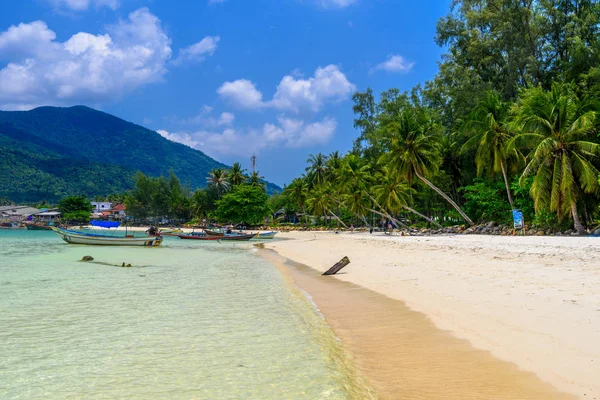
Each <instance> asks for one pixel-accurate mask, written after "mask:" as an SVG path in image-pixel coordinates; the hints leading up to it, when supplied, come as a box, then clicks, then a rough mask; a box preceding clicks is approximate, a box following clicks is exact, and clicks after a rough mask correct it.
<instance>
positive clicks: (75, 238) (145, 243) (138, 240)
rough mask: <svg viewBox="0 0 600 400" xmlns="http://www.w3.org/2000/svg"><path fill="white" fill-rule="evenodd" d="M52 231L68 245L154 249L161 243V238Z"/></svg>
mask: <svg viewBox="0 0 600 400" xmlns="http://www.w3.org/2000/svg"><path fill="white" fill-rule="evenodd" d="M52 231H54V233H56V234H57V235H58V236H60V237H61V239H62V240H64V241H65V242H67V243H69V244H87V245H97V246H142V247H156V246H160V245H161V243H162V240H163V239H162V237H160V236H156V237H127V236H126V237H119V236H110V235H99V234H92V233H84V232H78V231H72V230H67V229H61V228H54V227H52Z"/></svg>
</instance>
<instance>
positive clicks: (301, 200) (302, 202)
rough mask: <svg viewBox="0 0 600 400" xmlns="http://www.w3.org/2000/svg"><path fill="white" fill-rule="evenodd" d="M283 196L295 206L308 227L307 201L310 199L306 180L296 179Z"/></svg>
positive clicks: (284, 191)
mask: <svg viewBox="0 0 600 400" xmlns="http://www.w3.org/2000/svg"><path fill="white" fill-rule="evenodd" d="M283 194H284V195H285V196H286V197H287V198H288V199H289V200H290V201H291V202H292V203H293V204H295V205H296V206H297V207H298V209H299V210H302V213H303V214H304V216H305V219H306V226H308V215H307V214H306V199H307V198H308V185H307V183H306V179H304V178H295V179H294V180H293V181H292V182H291V183H290V184H289V185H288V186H287V187H286V188H285V189H284V190H283Z"/></svg>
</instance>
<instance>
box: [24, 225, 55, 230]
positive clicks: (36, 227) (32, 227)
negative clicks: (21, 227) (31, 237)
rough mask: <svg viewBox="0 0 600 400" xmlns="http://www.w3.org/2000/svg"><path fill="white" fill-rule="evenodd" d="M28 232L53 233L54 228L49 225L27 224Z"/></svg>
mask: <svg viewBox="0 0 600 400" xmlns="http://www.w3.org/2000/svg"><path fill="white" fill-rule="evenodd" d="M25 227H26V228H27V230H28V231H51V230H52V228H51V227H50V226H48V225H41V224H25Z"/></svg>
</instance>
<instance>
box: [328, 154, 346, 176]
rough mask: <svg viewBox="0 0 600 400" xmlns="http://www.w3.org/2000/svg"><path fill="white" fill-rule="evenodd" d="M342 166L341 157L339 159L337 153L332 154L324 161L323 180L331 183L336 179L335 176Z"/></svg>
mask: <svg viewBox="0 0 600 400" xmlns="http://www.w3.org/2000/svg"><path fill="white" fill-rule="evenodd" d="M341 166H342V157H340V152H339V151H334V152H332V153H331V154H330V155H329V156H328V157H327V161H325V179H327V180H329V181H333V180H335V178H336V174H337V173H338V172H339V170H340V168H341Z"/></svg>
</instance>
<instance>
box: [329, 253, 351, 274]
mask: <svg viewBox="0 0 600 400" xmlns="http://www.w3.org/2000/svg"><path fill="white" fill-rule="evenodd" d="M348 264H350V259H349V258H348V257H347V256H346V257H344V258H342V259H341V260H340V261H338V262H337V263H335V265H334V266H333V267H331V268H329V269H328V270H327V271H325V272H323V275H335V274H337V273H338V272H340V270H341V269H342V268H344V267H345V266H346V265H348Z"/></svg>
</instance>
